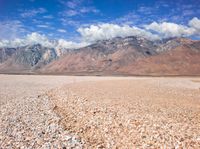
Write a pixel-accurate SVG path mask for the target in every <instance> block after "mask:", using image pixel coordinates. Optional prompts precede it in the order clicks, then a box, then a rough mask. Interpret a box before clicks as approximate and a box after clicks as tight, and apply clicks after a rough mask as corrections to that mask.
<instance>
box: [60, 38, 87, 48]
mask: <svg viewBox="0 0 200 149" xmlns="http://www.w3.org/2000/svg"><path fill="white" fill-rule="evenodd" d="M87 45H88V43H86V42H80V43H77V42H73V41H66V40H64V39H59V40H58V44H57V46H56V48H80V47H84V46H87Z"/></svg>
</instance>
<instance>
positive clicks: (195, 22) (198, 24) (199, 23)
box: [188, 17, 200, 32]
mask: <svg viewBox="0 0 200 149" xmlns="http://www.w3.org/2000/svg"><path fill="white" fill-rule="evenodd" d="M188 24H189V26H191V27H192V28H194V29H196V30H198V31H199V32H200V19H198V18H197V17H194V18H193V19H192V20H190V21H189V23H188Z"/></svg>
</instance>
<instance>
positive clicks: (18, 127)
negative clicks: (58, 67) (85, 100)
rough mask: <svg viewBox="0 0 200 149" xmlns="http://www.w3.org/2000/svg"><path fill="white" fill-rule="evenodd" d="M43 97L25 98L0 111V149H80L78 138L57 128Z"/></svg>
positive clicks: (54, 118)
mask: <svg viewBox="0 0 200 149" xmlns="http://www.w3.org/2000/svg"><path fill="white" fill-rule="evenodd" d="M52 109H53V107H52V105H51V104H50V103H49V100H48V98H47V97H46V96H40V97H38V98H34V97H32V98H31V97H27V98H24V99H22V100H16V101H14V102H12V103H10V104H5V105H3V106H2V107H1V109H0V124H1V125H0V148H2V149H9V148H24V149H31V148H41V149H51V148H54V149H60V148H63V149H64V148H77V149H80V148H82V144H83V143H82V141H81V140H80V138H79V137H78V136H77V135H71V134H70V133H69V132H68V131H66V130H64V129H63V127H61V126H60V125H59V120H60V118H59V117H58V116H57V115H56V114H55V113H53V111H52Z"/></svg>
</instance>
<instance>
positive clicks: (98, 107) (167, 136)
mask: <svg viewBox="0 0 200 149" xmlns="http://www.w3.org/2000/svg"><path fill="white" fill-rule="evenodd" d="M199 99H200V78H198V77H195V78H192V77H187V78H179V77H174V78H169V77H168V78H163V77H161V78H156V77H153V78H152V77H82V76H80V77H75V76H39V75H35V76H32V75H0V124H1V125H0V148H19V147H20V148H98V147H99V148H117V147H118V148H130V147H139V148H141V147H143V148H149V147H151V148H155V147H165V146H167V147H181V146H183V147H184V146H185V147H189V146H190V147H192V148H200V133H199V132H200V121H199V120H200V100H199Z"/></svg>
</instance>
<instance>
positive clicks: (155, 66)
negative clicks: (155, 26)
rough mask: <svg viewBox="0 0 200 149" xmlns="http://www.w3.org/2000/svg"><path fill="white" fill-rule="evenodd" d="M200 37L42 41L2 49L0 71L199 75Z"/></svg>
mask: <svg viewBox="0 0 200 149" xmlns="http://www.w3.org/2000/svg"><path fill="white" fill-rule="evenodd" d="M199 56H200V41H193V40H190V39H186V38H171V39H165V40H161V41H154V42H153V41H150V40H147V39H145V38H141V37H133V36H131V37H125V38H121V37H117V38H113V39H110V40H103V41H97V42H96V43H94V44H92V45H89V46H87V47H83V48H79V49H55V48H48V47H43V46H41V45H39V44H36V45H28V46H24V47H18V48H1V49H0V72H4V73H13V72H16V73H19V72H20V73H22V72H34V73H51V74H58V73H59V74H93V75H94V74H97V75H105V74H106V75H113V74H123V75H149V74H151V75H153V74H156V75H160V74H161V75H197V74H200V66H198V63H199Z"/></svg>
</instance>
